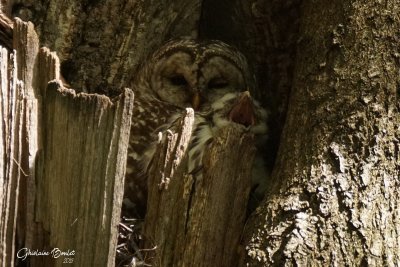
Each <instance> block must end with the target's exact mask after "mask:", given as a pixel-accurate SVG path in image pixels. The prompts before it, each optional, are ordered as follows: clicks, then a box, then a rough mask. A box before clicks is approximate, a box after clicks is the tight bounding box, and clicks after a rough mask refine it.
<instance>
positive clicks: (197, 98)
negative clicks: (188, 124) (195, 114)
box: [192, 91, 201, 110]
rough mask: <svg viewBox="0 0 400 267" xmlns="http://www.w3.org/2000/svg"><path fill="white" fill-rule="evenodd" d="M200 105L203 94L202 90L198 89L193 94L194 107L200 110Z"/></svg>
mask: <svg viewBox="0 0 400 267" xmlns="http://www.w3.org/2000/svg"><path fill="white" fill-rule="evenodd" d="M200 105H201V95H200V92H198V91H196V92H195V93H194V94H193V98H192V107H193V109H194V110H199V109H200Z"/></svg>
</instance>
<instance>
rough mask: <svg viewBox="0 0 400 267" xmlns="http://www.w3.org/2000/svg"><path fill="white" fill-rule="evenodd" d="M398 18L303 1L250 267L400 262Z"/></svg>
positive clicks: (380, 9) (358, 4)
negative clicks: (284, 115) (283, 120)
mask: <svg viewBox="0 0 400 267" xmlns="http://www.w3.org/2000/svg"><path fill="white" fill-rule="evenodd" d="M399 12H400V10H399V6H398V5H397V3H396V2H395V1H368V3H367V2H365V1H318V2H315V1H306V2H304V5H303V18H302V27H301V30H300V34H301V39H300V40H301V41H300V43H299V48H298V58H297V68H296V72H295V80H294V87H293V95H292V97H291V102H290V109H289V113H288V119H287V124H286V126H285V129H284V132H283V137H282V141H283V143H282V144H281V148H280V151H279V156H278V162H277V164H276V169H275V172H274V174H273V179H274V181H275V188H274V190H273V191H275V192H274V193H273V194H272V195H271V196H270V197H269V199H268V201H267V203H265V206H264V207H263V208H262V209H259V210H258V213H257V214H255V216H254V217H253V219H252V220H251V223H249V224H248V228H247V231H246V241H247V242H248V244H247V254H248V257H247V259H246V262H247V263H249V264H250V265H251V266H271V265H272V266H283V265H285V266H309V265H310V264H312V265H319V266H326V265H331V266H345V265H347V266H360V265H372V266H397V265H399V264H400V254H399V253H398V251H399V249H400V248H399V242H398V232H399V228H400V221H399V214H398V208H397V206H398V205H397V203H398V201H399V199H400V195H399V190H398V187H399V180H398V178H399V170H400V154H399V150H400V149H399V138H400V128H399V125H400V116H399V89H398V88H399V84H400V79H399V76H398V69H399V65H400V62H399V52H400V49H399V46H398V36H399V34H400V30H399V29H400V18H399V17H398V14H399ZM311 55H312V56H311ZM299 125H301V127H299Z"/></svg>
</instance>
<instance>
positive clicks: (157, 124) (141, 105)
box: [123, 39, 267, 217]
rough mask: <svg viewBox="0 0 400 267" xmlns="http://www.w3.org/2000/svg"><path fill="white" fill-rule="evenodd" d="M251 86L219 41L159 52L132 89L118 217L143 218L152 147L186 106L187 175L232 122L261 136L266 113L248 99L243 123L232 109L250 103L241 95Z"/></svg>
mask: <svg viewBox="0 0 400 267" xmlns="http://www.w3.org/2000/svg"><path fill="white" fill-rule="evenodd" d="M254 86H255V81H254V77H253V75H252V74H251V72H250V70H249V67H248V64H247V61H246V59H245V57H244V56H243V55H242V54H241V53H240V52H239V51H238V50H237V49H235V48H233V47H231V46H229V45H227V44H225V43H223V42H220V41H197V40H189V39H180V40H174V41H171V42H168V43H167V44H165V45H164V46H162V47H161V48H160V49H158V50H157V51H156V52H155V53H154V54H153V55H152V57H151V58H150V59H149V60H148V61H147V62H146V64H144V66H143V68H142V69H141V70H140V72H139V73H138V75H137V77H135V79H134V81H133V84H132V87H133V90H134V92H135V105H134V114H133V119H132V129H131V139H130V146H129V151H128V164H127V175H126V181H125V185H126V186H125V197H124V208H123V214H124V213H125V214H127V213H129V212H128V211H129V210H130V209H131V210H133V211H135V212H138V213H139V214H134V215H135V216H139V217H142V216H143V215H144V214H143V213H144V209H145V203H146V185H147V184H146V166H147V164H148V162H149V161H150V160H151V157H152V153H154V146H152V143H153V142H154V140H155V138H156V136H157V132H158V131H159V130H160V129H163V128H164V129H166V128H168V127H169V125H170V124H171V123H172V122H173V121H174V119H175V118H176V117H178V116H180V114H182V112H183V110H184V109H185V108H186V107H192V108H194V109H195V127H194V130H193V136H192V140H191V145H190V148H189V161H190V162H189V167H188V172H195V171H196V170H198V169H199V168H201V164H202V163H201V161H202V156H203V151H204V147H206V146H207V144H208V143H209V142H210V140H211V139H212V136H213V133H214V132H215V130H216V129H218V128H221V127H223V126H225V125H226V124H228V123H231V122H232V121H234V122H235V121H236V122H239V123H242V120H244V121H248V122H249V123H248V125H245V126H246V127H250V130H251V131H253V132H254V133H255V134H257V135H259V136H265V135H266V132H267V129H266V117H267V114H266V112H265V110H263V109H262V108H261V107H260V106H259V105H258V104H256V103H255V102H253V101H252V100H249V101H250V102H249V101H248V103H250V104H249V105H250V106H251V107H250V109H252V110H251V111H249V112H250V113H251V114H250V113H249V114H247V115H246V114H245V115H244V118H242V117H241V116H242V114H239V113H240V112H241V110H240V109H241V108H236V109H237V110H238V111H234V110H233V107H235V106H236V107H238V104H237V103H238V99H240V98H241V97H242V98H243V96H244V97H245V98H246V99H247V98H248V99H250V98H249V95H248V94H243V92H244V91H246V90H249V89H254ZM246 103H247V102H246ZM246 116H252V117H251V118H250V117H249V118H246ZM239 117H240V118H239ZM253 117H255V118H256V119H255V120H254V118H253ZM235 118H237V120H235ZM242 124H247V123H242Z"/></svg>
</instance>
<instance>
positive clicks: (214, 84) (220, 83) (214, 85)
mask: <svg viewBox="0 0 400 267" xmlns="http://www.w3.org/2000/svg"><path fill="white" fill-rule="evenodd" d="M226 86H228V81H227V80H225V79H223V78H214V79H211V80H210V81H209V82H208V88H209V89H221V88H224V87H226Z"/></svg>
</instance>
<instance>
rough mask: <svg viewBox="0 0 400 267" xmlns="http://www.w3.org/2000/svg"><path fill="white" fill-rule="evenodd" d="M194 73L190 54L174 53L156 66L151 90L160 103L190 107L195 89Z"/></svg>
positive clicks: (195, 79) (195, 70)
mask: <svg viewBox="0 0 400 267" xmlns="http://www.w3.org/2000/svg"><path fill="white" fill-rule="evenodd" d="M196 72H197V69H196V68H195V66H194V64H193V57H192V56H191V55H190V54H187V53H185V52H180V53H176V54H174V55H172V56H170V57H168V58H165V59H164V60H162V61H161V62H159V63H158V64H157V65H156V68H155V71H154V73H153V79H152V89H153V90H154V91H155V92H156V93H157V95H158V96H159V98H160V99H161V100H162V101H165V102H170V103H171V104H174V105H178V106H181V107H188V106H191V102H192V95H193V88H196V87H197V75H196Z"/></svg>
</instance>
